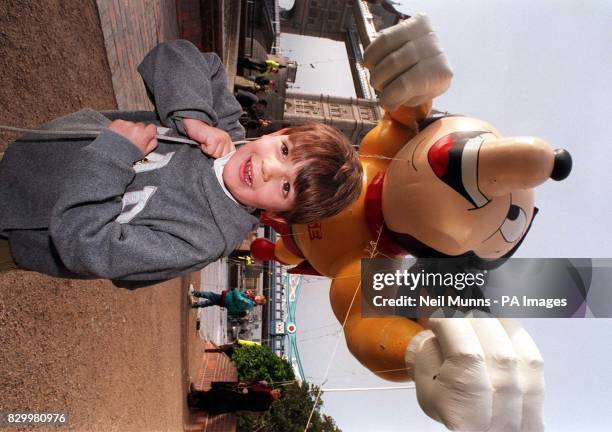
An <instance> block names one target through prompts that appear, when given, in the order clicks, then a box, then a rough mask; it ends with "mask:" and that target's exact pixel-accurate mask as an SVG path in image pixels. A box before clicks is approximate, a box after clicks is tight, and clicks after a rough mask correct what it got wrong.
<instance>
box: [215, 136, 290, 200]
mask: <svg viewBox="0 0 612 432" xmlns="http://www.w3.org/2000/svg"><path fill="white" fill-rule="evenodd" d="M292 147H293V145H292V144H291V143H290V141H289V137H288V136H287V135H274V134H271V135H264V136H262V137H261V138H260V139H258V140H256V141H251V142H248V143H246V144H245V145H243V146H242V147H240V148H239V149H238V150H237V151H236V153H234V155H233V156H232V157H231V158H230V160H229V161H228V162H227V164H226V165H225V169H224V170H223V182H224V183H225V187H227V189H228V190H229V191H230V193H231V194H232V195H233V196H234V198H236V200H238V202H240V203H242V204H243V205H245V206H248V207H256V208H259V209H263V210H267V211H270V212H282V211H287V210H290V209H292V208H293V206H294V205H295V191H294V187H293V184H294V180H295V176H296V175H297V172H298V169H297V168H298V167H297V166H296V165H295V164H294V163H293V162H292V161H291V151H292Z"/></svg>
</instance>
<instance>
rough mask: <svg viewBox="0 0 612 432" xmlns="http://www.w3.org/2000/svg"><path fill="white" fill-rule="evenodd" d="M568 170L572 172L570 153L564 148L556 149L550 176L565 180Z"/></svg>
mask: <svg viewBox="0 0 612 432" xmlns="http://www.w3.org/2000/svg"><path fill="white" fill-rule="evenodd" d="M570 172H572V155H571V154H569V152H568V151H567V150H565V149H556V150H555V162H554V165H553V170H552V173H551V174H550V178H551V179H553V180H557V181H561V180H565V179H566V178H567V176H568V175H570Z"/></svg>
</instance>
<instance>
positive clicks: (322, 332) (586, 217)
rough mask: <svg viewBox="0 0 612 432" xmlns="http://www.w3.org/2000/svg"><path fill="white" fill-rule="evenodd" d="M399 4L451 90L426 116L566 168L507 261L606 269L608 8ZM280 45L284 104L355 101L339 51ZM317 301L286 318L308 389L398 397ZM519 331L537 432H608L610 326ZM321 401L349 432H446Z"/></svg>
mask: <svg viewBox="0 0 612 432" xmlns="http://www.w3.org/2000/svg"><path fill="white" fill-rule="evenodd" d="M282 3H283V2H281V4H282ZM400 3H401V4H400V6H398V9H399V10H401V11H402V12H404V13H406V14H412V15H413V14H415V13H418V12H425V13H427V14H428V15H429V16H430V18H431V20H432V24H433V26H434V29H436V31H437V32H438V36H439V39H440V42H441V45H442V47H443V48H444V49H445V51H446V53H447V55H448V58H449V60H450V62H451V65H452V67H453V70H454V73H455V76H454V79H453V83H452V85H451V87H450V89H449V90H448V91H447V92H446V93H445V94H444V95H442V96H441V97H439V98H438V99H436V100H435V101H434V107H435V108H438V109H441V110H446V111H450V112H454V113H461V114H469V115H471V116H474V117H479V118H482V119H484V120H486V121H488V122H489V123H491V124H493V125H494V126H495V127H496V128H497V129H498V130H499V131H500V132H501V133H502V134H506V135H533V136H538V137H540V138H543V139H544V140H546V141H548V142H549V143H550V144H551V145H552V146H553V147H554V148H557V147H561V148H565V149H567V150H569V151H570V153H571V154H572V156H573V160H574V168H573V171H572V174H571V175H570V177H569V178H568V179H567V180H565V181H564V182H561V183H557V182H553V181H549V182H547V183H545V184H544V185H543V186H541V187H539V188H538V189H537V190H536V204H537V206H538V207H539V208H540V210H541V211H540V213H539V214H538V217H537V219H536V220H535V222H534V225H533V227H532V229H531V231H530V233H529V235H528V236H527V238H526V240H525V241H524V242H523V245H522V246H521V248H520V249H519V251H518V252H517V254H516V255H515V256H517V257H611V256H612V253H611V252H612V246H611V245H610V243H611V241H612V238H611V236H610V234H609V232H608V227H607V225H608V221H609V220H611V219H612V204H611V199H610V197H611V196H612V173H611V170H610V168H609V167H610V162H609V159H610V157H611V153H612V152H611V151H610V148H611V147H612V142H611V141H612V138H611V137H612V122H611V121H610V114H612V110H611V109H610V100H611V99H612V91H611V88H610V86H611V84H610V76H609V74H610V72H609V71H610V70H612V43H611V42H612V26H611V25H610V23H611V22H612V2H611V1H606V0H590V1H588V2H576V1H562V0H556V1H555V0H541V1H537V2H534V1H527V0H512V1H511V0H495V1H485V0H480V1H477V0H462V1H449V0H446V1H442V0H423V1H406V0H404V1H401V2H400ZM281 45H282V47H283V50H284V53H285V55H287V56H288V57H290V58H292V59H295V60H297V61H298V62H299V63H301V64H302V65H304V64H306V66H302V67H300V68H299V69H298V73H297V80H296V83H295V87H294V90H297V91H303V92H306V93H323V94H330V95H341V96H354V90H353V88H352V80H351V77H350V70H349V67H348V62H347V60H346V53H345V49H344V45H343V44H341V43H334V42H331V41H325V40H321V39H316V38H305V37H296V36H293V35H282V37H281ZM315 62H316V63H315ZM309 63H313V64H314V66H315V67H314V68H312V67H310V66H308V64H309ZM328 290H329V281H328V280H327V279H324V278H315V277H306V278H305V279H304V284H303V287H302V290H301V294H300V299H299V303H298V307H297V327H298V333H297V334H298V345H299V350H300V354H301V358H302V362H303V365H304V369H305V373H306V375H307V376H308V379H309V380H310V381H312V382H314V383H317V384H320V383H321V382H322V381H323V379H326V382H325V383H324V385H323V387H324V388H355V387H388V386H393V385H397V384H394V383H390V382H387V381H383V380H380V379H378V378H376V377H375V376H374V375H373V374H371V373H370V372H369V371H367V370H366V369H365V368H363V367H362V366H361V365H360V364H359V363H357V361H356V360H354V359H353V358H352V356H351V355H350V353H348V350H347V348H346V344H345V342H344V337H343V336H342V335H341V333H340V325H339V324H338V323H337V322H336V320H335V318H334V317H333V314H332V312H331V308H330V306H329V298H328ZM608 298H609V297H608ZM522 322H523V325H524V326H525V328H526V329H527V330H528V331H529V333H530V334H531V335H532V337H533V338H534V340H535V341H536V343H537V345H538V347H539V349H540V351H541V352H542V355H543V357H544V360H545V378H546V385H547V390H546V400H545V418H546V424H547V430H549V431H555V432H556V431H561V432H563V431H575V430H580V431H600V430H601V431H603V430H610V427H611V425H612V410H610V409H609V400H610V396H612V391H611V389H612V367H610V366H609V358H610V356H611V355H612V338H611V337H610V335H612V320H610V319H573V320H567V319H564V320H562V319H556V320H553V319H531V320H523V321H522ZM336 344H338V349H337V351H336V352H335V354H333V353H334V350H335V347H336ZM332 354H333V355H332ZM404 385H405V384H404ZM323 400H324V404H325V405H324V408H323V411H324V412H326V413H327V414H329V415H331V416H332V417H333V418H334V419H335V420H336V422H337V423H338V425H339V427H340V428H341V429H343V430H344V431H348V432H355V431H425V432H427V431H443V430H446V429H445V428H444V427H443V426H442V425H441V424H439V423H436V422H435V421H433V420H431V419H429V417H427V416H426V415H425V414H424V413H423V412H422V411H421V409H420V408H419V406H418V403H417V401H416V397H415V391H414V390H413V389H400V390H370V391H367V392H341V393H331V392H328V393H326V394H324V396H323Z"/></svg>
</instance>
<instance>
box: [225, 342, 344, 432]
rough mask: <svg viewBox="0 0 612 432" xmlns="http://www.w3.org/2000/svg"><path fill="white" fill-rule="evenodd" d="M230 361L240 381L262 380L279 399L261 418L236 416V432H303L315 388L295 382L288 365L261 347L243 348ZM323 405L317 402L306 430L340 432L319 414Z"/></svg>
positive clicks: (330, 421)
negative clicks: (279, 393) (280, 393)
mask: <svg viewBox="0 0 612 432" xmlns="http://www.w3.org/2000/svg"><path fill="white" fill-rule="evenodd" d="M232 360H233V361H234V364H235V365H236V368H237V369H238V377H239V379H240V381H242V382H249V381H254V380H266V381H268V383H270V384H271V385H273V386H274V387H276V388H280V389H281V391H282V395H283V396H282V397H281V399H280V400H278V401H275V402H274V403H273V404H272V408H271V409H270V411H268V412H266V413H264V414H263V415H254V414H241V415H239V416H238V432H303V431H304V427H305V426H306V424H307V423H308V417H309V416H310V412H311V411H312V408H313V406H314V401H315V399H316V396H317V392H318V390H319V389H318V387H316V386H314V385H311V384H308V383H307V382H302V383H298V382H296V381H295V375H294V373H293V369H292V367H291V364H289V362H288V361H286V360H284V359H281V358H280V357H278V356H277V355H275V354H274V353H273V352H272V350H270V349H269V348H268V347H264V346H255V345H247V346H244V347H241V348H239V349H237V350H236V351H234V355H233V356H232ZM322 406H323V402H322V400H321V399H319V400H318V401H317V406H316V409H315V410H314V413H313V415H312V419H311V420H310V426H309V428H308V430H309V431H313V432H341V430H340V429H339V428H338V427H337V426H336V423H335V422H334V420H333V419H332V418H331V417H330V416H328V415H325V414H322V413H321V412H320V409H321V407H322Z"/></svg>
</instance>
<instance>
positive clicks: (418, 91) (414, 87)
mask: <svg viewBox="0 0 612 432" xmlns="http://www.w3.org/2000/svg"><path fill="white" fill-rule="evenodd" d="M364 64H365V66H366V67H367V68H368V69H369V70H370V83H371V84H372V87H374V88H375V89H376V90H378V91H379V92H380V104H381V105H382V106H383V108H385V109H386V110H387V111H395V110H396V109H398V108H399V107H400V105H406V106H410V107H412V106H417V105H419V104H421V103H424V102H427V101H429V100H431V99H433V98H435V97H436V96H439V95H441V94H442V93H444V92H445V91H446V89H448V86H449V85H450V81H451V78H452V77H453V72H452V70H451V67H450V65H449V64H448V61H447V59H446V55H445V54H444V53H443V52H442V49H441V48H440V46H439V42H438V38H437V37H436V34H435V33H434V31H433V30H432V28H431V24H430V23H429V18H427V17H426V16H425V15H416V16H414V17H412V18H410V19H408V20H406V21H403V22H401V23H399V24H397V25H395V26H393V27H389V28H386V29H384V30H383V31H381V32H380V33H379V34H378V36H377V37H376V39H374V41H373V42H372V43H371V44H370V46H368V48H367V49H366V50H365V53H364Z"/></svg>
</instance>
